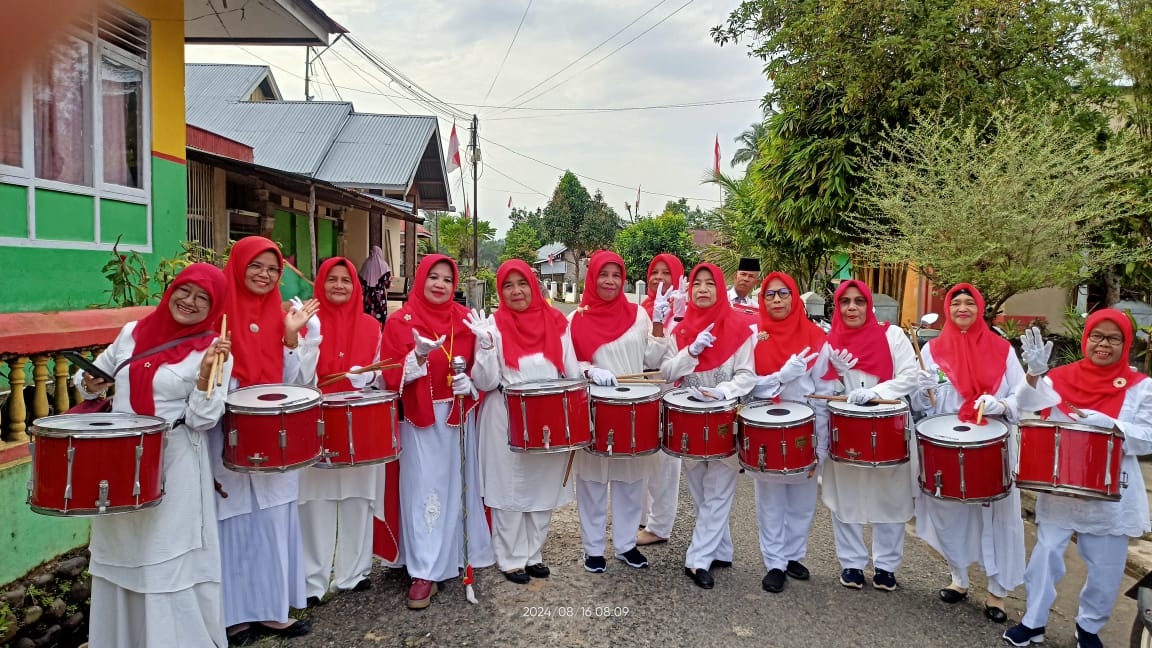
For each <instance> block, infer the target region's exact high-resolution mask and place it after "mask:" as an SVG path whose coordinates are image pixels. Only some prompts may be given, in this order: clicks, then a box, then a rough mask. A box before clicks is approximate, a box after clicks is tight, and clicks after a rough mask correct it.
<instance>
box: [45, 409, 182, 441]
mask: <svg viewBox="0 0 1152 648" xmlns="http://www.w3.org/2000/svg"><path fill="white" fill-rule="evenodd" d="M81 416H82V417H85V418H90V419H95V420H98V421H109V420H117V419H123V418H124V417H125V416H133V417H136V418H140V419H147V420H150V423H149V424H148V425H146V426H141V427H137V428H117V429H114V430H107V431H99V430H64V429H60V428H51V427H44V426H45V424H46V423H50V422H52V421H53V420H75V419H76V418H78V417H81ZM169 429H170V425H169V424H168V421H166V420H164V419H162V418H160V417H159V416H148V415H146V414H128V413H126V412H121V413H116V412H99V413H95V412H94V413H91V414H53V415H52V416H41V417H40V418H38V419H36V420H34V421H32V427H31V428H30V429H29V430H28V435H29V436H33V435H35V436H38V437H48V438H53V439H67V438H72V439H118V438H124V437H134V436H143V435H151V434H161V433H164V432H167V431H168V430H169Z"/></svg>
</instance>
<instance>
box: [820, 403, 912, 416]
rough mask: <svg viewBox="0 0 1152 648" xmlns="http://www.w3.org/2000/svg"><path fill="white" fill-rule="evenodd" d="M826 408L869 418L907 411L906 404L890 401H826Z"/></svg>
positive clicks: (847, 414)
mask: <svg viewBox="0 0 1152 648" xmlns="http://www.w3.org/2000/svg"><path fill="white" fill-rule="evenodd" d="M828 409H829V410H831V411H833V412H835V413H837V414H844V415H846V416H855V417H861V418H870V417H873V416H876V417H884V416H892V415H893V414H899V413H901V412H907V411H908V406H907V405H905V404H904V403H899V404H890V403H865V404H864V405H856V404H855V403H849V402H848V401H828Z"/></svg>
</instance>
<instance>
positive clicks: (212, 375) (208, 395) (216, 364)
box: [204, 353, 220, 400]
mask: <svg viewBox="0 0 1152 648" xmlns="http://www.w3.org/2000/svg"><path fill="white" fill-rule="evenodd" d="M219 368H220V354H219V353H213V354H212V366H211V367H209V369H208V391H206V392H204V399H205V400H212V388H213V387H215V386H216V370H217V369H219Z"/></svg>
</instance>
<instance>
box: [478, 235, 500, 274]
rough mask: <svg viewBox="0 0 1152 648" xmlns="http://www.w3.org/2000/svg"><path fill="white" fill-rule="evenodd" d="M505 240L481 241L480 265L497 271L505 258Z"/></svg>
mask: <svg viewBox="0 0 1152 648" xmlns="http://www.w3.org/2000/svg"><path fill="white" fill-rule="evenodd" d="M504 245H505V240H504V239H497V240H494V241H480V265H481V266H487V267H489V268H492V269H495V268H496V267H497V266H499V265H500V261H501V260H502V259H501V257H503V256H504Z"/></svg>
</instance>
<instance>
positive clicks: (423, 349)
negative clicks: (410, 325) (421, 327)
mask: <svg viewBox="0 0 1152 648" xmlns="http://www.w3.org/2000/svg"><path fill="white" fill-rule="evenodd" d="M412 339H414V340H416V355H418V356H424V357H428V354H429V353H432V352H433V351H435V350H436V349H439V348H440V347H442V346H444V340H445V336H443V335H441V336H440V339H438V340H429V339H428V338H426V337H420V334H419V333H417V332H416V329H412Z"/></svg>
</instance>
